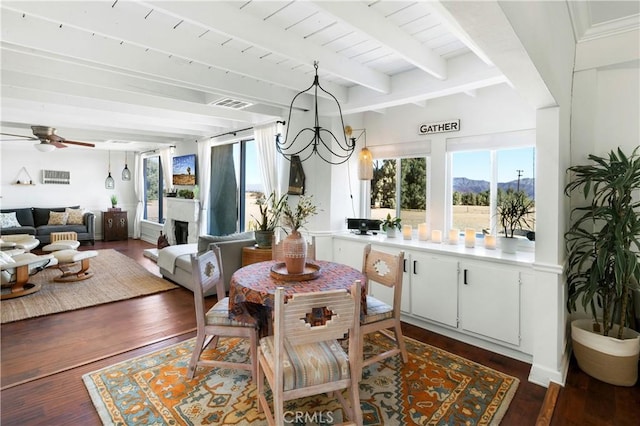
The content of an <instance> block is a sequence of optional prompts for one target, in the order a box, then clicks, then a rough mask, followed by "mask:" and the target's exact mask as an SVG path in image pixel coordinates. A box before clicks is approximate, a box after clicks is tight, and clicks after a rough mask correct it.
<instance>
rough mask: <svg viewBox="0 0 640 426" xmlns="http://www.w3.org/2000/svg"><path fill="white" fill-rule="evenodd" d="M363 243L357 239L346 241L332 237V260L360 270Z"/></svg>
mask: <svg viewBox="0 0 640 426" xmlns="http://www.w3.org/2000/svg"><path fill="white" fill-rule="evenodd" d="M365 245H366V244H365V243H361V242H358V241H347V240H341V239H338V238H334V240H333V261H334V262H338V263H342V264H343V265H349V266H351V267H352V268H355V269H357V270H358V271H360V270H362V256H363V255H364V247H365Z"/></svg>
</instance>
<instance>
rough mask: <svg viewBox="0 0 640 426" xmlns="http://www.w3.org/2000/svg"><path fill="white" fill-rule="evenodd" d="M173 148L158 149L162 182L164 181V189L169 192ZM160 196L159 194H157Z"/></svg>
mask: <svg viewBox="0 0 640 426" xmlns="http://www.w3.org/2000/svg"><path fill="white" fill-rule="evenodd" d="M172 151H173V148H172V147H167V148H160V163H161V164H162V180H164V188H165V189H167V190H170V189H172V188H173V152H172ZM158 195H161V194H158Z"/></svg>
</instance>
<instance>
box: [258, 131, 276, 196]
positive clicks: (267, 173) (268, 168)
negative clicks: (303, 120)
mask: <svg viewBox="0 0 640 426" xmlns="http://www.w3.org/2000/svg"><path fill="white" fill-rule="evenodd" d="M277 133H278V123H270V124H264V125H262V126H256V127H254V128H253V138H254V139H255V141H256V148H257V153H258V168H259V169H260V175H261V177H262V182H263V184H264V193H265V194H266V195H269V194H271V192H272V191H276V196H277V197H280V195H281V188H280V179H279V176H280V175H279V172H278V170H280V167H278V166H279V165H280V164H279V163H280V161H281V156H280V155H278V152H277V150H276V134H277Z"/></svg>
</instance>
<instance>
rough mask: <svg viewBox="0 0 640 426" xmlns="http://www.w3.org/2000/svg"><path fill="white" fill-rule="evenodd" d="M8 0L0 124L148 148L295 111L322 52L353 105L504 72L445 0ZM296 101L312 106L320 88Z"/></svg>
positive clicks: (322, 63)
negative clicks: (298, 96)
mask: <svg viewBox="0 0 640 426" xmlns="http://www.w3.org/2000/svg"><path fill="white" fill-rule="evenodd" d="M0 6H1V9H0V12H1V15H2V16H1V24H2V25H1V26H2V33H1V44H0V48H1V50H0V54H1V55H2V65H1V72H2V74H1V77H2V105H1V106H2V123H1V124H2V132H10V133H18V134H25V135H29V134H30V126H31V125H34V124H37V125H46V126H53V127H56V128H57V129H58V131H57V133H58V134H59V135H61V136H64V137H66V138H68V139H74V140H84V141H89V142H94V143H96V144H98V145H99V147H102V148H104V149H117V148H114V145H118V146H120V147H121V149H128V150H135V149H148V148H149V147H154V146H157V145H158V144H175V143H179V142H180V141H193V140H198V139H203V138H207V137H210V136H213V135H216V134H220V133H223V132H226V131H231V130H234V129H241V128H245V127H248V126H252V125H255V124H260V123H264V122H270V121H273V120H274V119H281V118H283V117H286V114H287V113H288V109H289V105H290V102H291V100H292V98H293V97H294V96H295V94H296V93H298V92H299V91H301V90H304V89H306V88H307V87H309V86H310V85H311V83H312V81H313V74H314V67H313V63H314V61H318V62H319V68H318V74H319V78H320V82H321V84H322V86H323V87H324V88H325V89H326V90H328V91H329V92H331V93H332V94H333V95H335V96H336V97H337V98H338V100H339V102H340V104H341V106H342V108H343V113H344V114H345V115H348V114H352V113H357V112H363V111H384V109H385V108H390V107H394V106H397V105H402V104H407V103H412V104H418V105H420V104H422V103H424V102H425V101H428V100H429V99H433V98H437V97H440V96H448V95H451V94H455V93H461V92H464V93H473V90H475V89H479V88H482V87H487V86H491V85H495V84H501V83H505V82H507V79H506V77H505V76H504V75H503V74H502V73H501V72H500V70H498V69H497V68H496V67H494V66H493V64H492V63H491V61H490V60H489V59H488V58H487V57H486V55H484V54H483V52H481V51H480V49H478V48H477V47H476V46H475V44H474V43H473V41H472V40H471V39H470V38H469V36H468V35H467V34H466V32H465V31H464V29H462V28H460V27H459V26H458V24H457V23H456V21H455V20H454V19H453V18H452V17H451V16H450V15H449V14H448V13H447V11H446V9H445V8H444V7H443V6H442V5H441V4H440V3H438V2H427V1H384V0H379V1H375V0H370V1H349V2H344V1H342V2H338V1H336V2H325V1H255V0H254V1H226V2H225V1H193V2H191V1H173V2H171V1H144V2H143V1H125V0H106V1H105V0H98V1H95V0H94V1H16V2H11V1H2V3H1V4H0ZM321 101H322V100H321ZM296 107H297V108H299V109H310V108H311V107H312V99H311V97H309V96H305V97H303V98H302V99H301V101H300V102H299V103H298V102H297V103H296ZM321 107H322V104H321Z"/></svg>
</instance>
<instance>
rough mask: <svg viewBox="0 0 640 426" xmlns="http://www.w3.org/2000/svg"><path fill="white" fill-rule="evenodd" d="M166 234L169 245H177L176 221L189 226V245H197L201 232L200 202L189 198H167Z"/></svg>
mask: <svg viewBox="0 0 640 426" xmlns="http://www.w3.org/2000/svg"><path fill="white" fill-rule="evenodd" d="M164 216H165V223H164V233H165V235H166V236H167V239H168V240H169V244H171V245H175V243H176V236H175V221H176V220H178V221H182V222H187V223H188V224H189V227H188V232H189V236H188V238H187V243H197V242H198V234H199V231H200V226H199V225H200V220H199V219H200V200H197V199H188V198H172V197H169V198H167V211H166V213H165V215H164Z"/></svg>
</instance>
